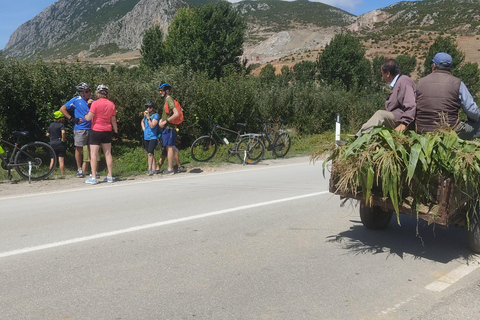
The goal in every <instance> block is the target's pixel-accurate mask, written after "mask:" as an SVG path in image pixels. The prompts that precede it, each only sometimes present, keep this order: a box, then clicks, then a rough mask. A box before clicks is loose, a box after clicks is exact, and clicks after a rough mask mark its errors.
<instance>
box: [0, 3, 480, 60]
mask: <svg viewBox="0 0 480 320" xmlns="http://www.w3.org/2000/svg"><path fill="white" fill-rule="evenodd" d="M208 1H212V0H161V1H159V0H106V1H105V0H75V1H72V0H58V1H57V2H55V3H54V4H52V5H51V6H50V7H49V8H47V9H46V10H44V11H43V12H42V13H40V14H39V15H38V16H36V17H35V18H33V19H32V20H30V21H28V22H26V23H25V24H23V25H22V26H21V27H19V28H18V29H17V30H16V31H15V32H14V33H13V34H12V36H11V38H10V41H9V42H8V44H7V46H6V47H5V50H4V54H5V55H6V56H7V57H21V58H29V57H32V56H33V55H35V54H41V55H42V56H44V57H46V58H54V59H56V58H66V57H68V56H71V57H74V58H86V57H95V56H96V57H99V56H108V55H110V54H112V53H119V52H120V53H121V52H127V53H128V54H129V55H130V56H138V51H135V50H138V48H139V47H140V44H141V38H142V32H143V31H144V30H145V29H147V28H148V27H150V26H151V25H153V24H159V25H160V26H161V28H162V30H163V31H164V32H165V33H166V32H167V28H168V25H169V24H170V22H171V21H172V19H173V17H174V15H175V13H176V11H177V10H178V9H179V8H180V7H182V6H187V5H196V4H202V3H205V2H208ZM233 6H234V7H235V8H236V9H237V10H238V11H239V12H240V13H241V14H242V15H244V17H245V18H246V21H247V23H248V26H249V28H248V34H247V42H246V43H245V48H244V57H245V58H247V59H248V60H249V61H250V62H258V63H266V62H269V61H272V60H279V59H285V57H290V58H289V59H291V61H293V60H294V58H295V57H297V56H298V58H300V59H301V58H302V57H303V58H305V57H308V58H312V57H315V56H316V53H317V52H320V51H321V50H322V48H323V47H324V46H325V45H326V44H327V43H328V42H329V41H330V39H331V38H332V37H333V36H334V35H335V34H336V33H338V32H341V31H342V30H347V29H348V30H350V31H353V32H356V33H358V34H359V35H360V36H362V37H364V39H365V43H366V44H367V46H368V47H369V49H370V50H369V52H370V54H371V55H372V56H374V55H375V54H393V55H394V54H400V53H409V54H416V55H418V56H421V54H422V52H424V51H425V49H426V48H428V45H429V43H431V42H432V41H433V38H434V37H435V36H436V35H438V34H444V33H445V34H452V35H455V36H456V37H458V39H463V38H465V37H467V38H468V37H472V36H474V35H476V34H477V33H478V32H479V31H480V30H479V29H480V1H479V0H423V1H412V2H405V1H403V2H398V3H396V4H393V5H391V6H389V7H386V8H381V9H379V10H375V11H372V12H369V13H367V14H364V15H361V16H358V17H355V16H354V15H352V14H349V13H348V12H345V11H343V10H340V9H337V8H335V7H332V6H329V5H326V4H323V3H319V2H309V1H294V2H286V1H279V0H258V1H253V0H246V1H241V2H237V3H234V4H233ZM372 50H373V51H372ZM132 52H133V53H132ZM472 52H474V49H472ZM298 58H297V61H298Z"/></svg>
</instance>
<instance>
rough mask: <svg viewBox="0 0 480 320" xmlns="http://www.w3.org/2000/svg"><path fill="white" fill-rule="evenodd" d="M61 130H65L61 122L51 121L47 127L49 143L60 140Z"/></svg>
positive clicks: (56, 142)
mask: <svg viewBox="0 0 480 320" xmlns="http://www.w3.org/2000/svg"><path fill="white" fill-rule="evenodd" d="M62 130H65V126H64V125H63V123H61V122H52V123H50V126H49V127H48V133H49V134H50V144H59V143H61V142H62Z"/></svg>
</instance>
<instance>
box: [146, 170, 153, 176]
mask: <svg viewBox="0 0 480 320" xmlns="http://www.w3.org/2000/svg"><path fill="white" fill-rule="evenodd" d="M145 174H146V175H147V176H151V175H152V174H153V171H152V170H148V171H147V173H145Z"/></svg>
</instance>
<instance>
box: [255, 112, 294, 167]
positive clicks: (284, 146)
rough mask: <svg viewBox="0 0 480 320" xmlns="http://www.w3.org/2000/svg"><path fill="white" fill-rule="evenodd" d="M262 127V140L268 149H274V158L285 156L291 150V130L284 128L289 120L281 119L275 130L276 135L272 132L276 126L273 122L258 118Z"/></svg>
mask: <svg viewBox="0 0 480 320" xmlns="http://www.w3.org/2000/svg"><path fill="white" fill-rule="evenodd" d="M258 121H259V122H260V123H261V125H262V128H261V130H260V135H261V140H262V142H263V144H264V145H265V148H266V149H267V151H272V153H273V157H274V158H283V157H285V155H286V154H287V153H288V151H289V150H290V145H291V139H290V133H289V131H290V130H285V129H282V125H284V124H285V123H286V122H287V121H286V120H280V125H279V126H278V129H277V130H276V132H275V135H274V137H273V138H272V135H271V134H270V131H271V130H272V129H273V128H274V127H275V126H276V124H275V123H273V122H266V121H261V120H258Z"/></svg>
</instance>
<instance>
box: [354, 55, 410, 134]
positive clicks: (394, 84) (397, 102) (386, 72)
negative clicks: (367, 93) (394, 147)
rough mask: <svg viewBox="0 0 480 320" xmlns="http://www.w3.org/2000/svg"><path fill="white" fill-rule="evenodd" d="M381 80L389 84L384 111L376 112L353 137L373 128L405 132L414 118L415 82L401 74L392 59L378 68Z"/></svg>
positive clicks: (397, 65)
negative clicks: (380, 127) (379, 127)
mask: <svg viewBox="0 0 480 320" xmlns="http://www.w3.org/2000/svg"><path fill="white" fill-rule="evenodd" d="M380 72H381V73H382V78H383V80H385V81H386V82H388V83H389V84H390V93H389V94H388V98H387V100H386V101H385V110H378V111H377V112H375V113H374V114H373V116H372V117H371V118H370V119H369V120H368V121H367V122H365V123H364V124H363V125H362V128H360V130H359V131H358V132H357V134H356V135H355V136H357V137H359V136H361V135H362V134H364V133H367V132H370V131H372V129H373V127H375V126H384V127H389V128H394V129H395V130H397V131H401V132H403V131H405V130H406V129H407V127H408V126H409V125H410V124H411V123H412V122H413V120H414V118H415V108H416V103H415V82H413V80H412V79H411V78H410V77H408V76H406V75H403V74H401V72H400V65H399V64H398V62H397V61H396V60H394V59H387V60H385V61H384V62H383V63H382V66H381V68H380ZM412 129H413V128H412Z"/></svg>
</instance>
